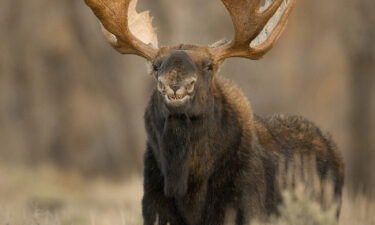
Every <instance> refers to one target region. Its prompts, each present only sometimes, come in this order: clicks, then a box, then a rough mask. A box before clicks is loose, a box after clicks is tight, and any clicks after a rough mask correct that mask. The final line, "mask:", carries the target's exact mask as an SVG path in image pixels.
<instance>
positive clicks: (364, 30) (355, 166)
mask: <svg viewBox="0 0 375 225" xmlns="http://www.w3.org/2000/svg"><path fill="white" fill-rule="evenodd" d="M345 5H346V7H348V8H349V9H350V11H349V13H350V14H349V16H346V18H347V19H348V20H346V24H345V29H344V32H345V35H344V37H347V39H346V40H345V42H346V43H347V47H348V49H347V51H348V57H349V60H348V62H349V63H350V66H349V67H350V72H351V80H350V90H349V91H350V93H351V95H350V97H351V106H352V108H351V112H350V119H349V121H350V129H351V134H352V135H351V138H352V141H351V154H350V164H351V165H350V168H351V170H350V171H349V174H350V176H351V177H350V178H351V179H352V182H351V184H352V187H353V188H354V189H355V190H358V189H362V188H364V189H365V191H366V190H367V191H368V190H372V187H373V185H374V184H375V175H374V173H373V168H374V164H375V153H374V147H375V146H373V143H374V140H373V139H374V133H373V132H374V130H373V128H372V121H373V119H374V118H373V116H374V112H373V111H372V104H374V103H373V101H374V100H373V99H372V96H373V91H374V88H375V42H374V40H375V28H374V22H375V14H374V12H373V10H374V9H375V2H374V1H373V0H359V1H348V2H346V4H345Z"/></svg>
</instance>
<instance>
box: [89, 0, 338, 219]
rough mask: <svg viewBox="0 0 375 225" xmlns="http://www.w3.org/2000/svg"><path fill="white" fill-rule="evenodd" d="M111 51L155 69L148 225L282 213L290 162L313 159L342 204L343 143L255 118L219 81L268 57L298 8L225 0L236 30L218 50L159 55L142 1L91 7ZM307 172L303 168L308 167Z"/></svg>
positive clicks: (95, 0)
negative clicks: (244, 61)
mask: <svg viewBox="0 0 375 225" xmlns="http://www.w3.org/2000/svg"><path fill="white" fill-rule="evenodd" d="M85 1H86V3H87V5H88V6H89V7H90V8H91V9H92V10H93V12H94V13H95V15H96V16H97V17H98V18H99V20H100V22H101V24H102V27H103V32H104V34H105V36H106V37H107V39H108V41H109V42H110V44H111V45H112V46H113V47H114V48H115V49H116V50H118V51H119V52H120V53H123V54H136V55H138V56H141V57H144V58H146V59H147V60H148V61H149V62H150V63H151V64H152V69H151V74H152V75H153V77H154V78H155V80H156V82H155V90H154V92H153V94H152V96H151V99H150V102H149V104H148V106H147V109H146V112H145V125H146V131H147V136H148V140H147V147H146V152H145V156H144V163H145V165H144V167H145V169H144V197H143V218H144V224H145V225H153V224H155V223H157V224H159V225H166V224H168V223H169V224H171V225H221V224H223V223H224V221H226V219H227V217H228V213H227V212H228V211H230V212H233V213H232V214H233V215H234V220H235V223H236V224H238V225H242V224H250V223H251V221H252V220H253V219H258V220H259V219H260V220H262V219H267V217H268V216H269V215H271V214H277V207H278V205H279V204H280V202H281V201H282V199H281V193H280V192H281V190H280V187H279V185H278V183H280V180H282V179H284V178H283V177H282V176H281V174H283V173H282V171H280V168H287V167H288V166H286V167H285V166H283V165H281V164H288V163H289V162H292V161H293V160H294V159H295V158H296V157H295V156H296V155H300V156H302V157H314V158H315V159H316V161H315V162H316V167H315V168H316V169H315V170H316V172H317V174H318V179H320V180H325V179H332V182H333V188H334V194H335V201H336V202H337V204H340V201H341V194H342V188H343V183H344V165H343V160H342V158H341V156H340V154H339V153H338V151H337V149H336V147H335V145H334V143H333V142H332V141H331V139H330V138H328V136H327V135H325V134H323V133H322V132H321V131H320V130H319V128H317V127H316V126H315V125H314V124H312V123H311V122H309V121H307V120H305V119H303V118H301V117H298V116H273V117H270V118H261V117H258V116H256V115H254V113H253V111H252V108H251V106H250V103H249V102H248V100H247V99H246V97H245V96H244V95H243V93H242V92H241V90H240V89H239V88H238V87H237V86H236V85H234V84H233V83H231V82H230V81H228V80H226V79H224V78H222V77H220V76H219V75H218V74H217V71H218V69H219V67H220V65H221V63H222V62H223V61H224V60H225V59H226V58H230V57H244V58H248V59H253V60H256V59H260V58H261V57H262V56H263V55H264V54H266V53H267V52H268V51H269V50H270V49H271V48H272V46H273V44H274V43H275V42H276V41H277V39H278V38H279V37H280V35H281V33H282V31H283V30H284V28H285V26H286V23H287V20H288V16H289V14H290V13H291V11H292V9H293V7H294V5H295V2H296V0H288V1H286V0H274V1H269V0H266V1H265V3H266V4H265V5H262V4H263V1H262V0H222V3H224V5H225V7H226V8H227V10H228V11H229V13H230V15H231V18H232V21H233V25H234V30H235V36H234V39H233V40H232V41H229V42H228V41H220V42H217V43H215V44H214V45H212V46H197V45H179V46H166V47H160V48H159V47H158V44H157V37H156V35H155V32H154V31H155V29H154V28H153V27H152V26H151V22H152V19H151V17H150V16H149V14H148V13H146V12H143V13H140V14H139V13H137V12H136V11H135V8H136V7H135V6H136V1H135V0H134V1H131V0H85ZM299 165H300V167H301V168H300V169H301V170H304V165H303V164H299Z"/></svg>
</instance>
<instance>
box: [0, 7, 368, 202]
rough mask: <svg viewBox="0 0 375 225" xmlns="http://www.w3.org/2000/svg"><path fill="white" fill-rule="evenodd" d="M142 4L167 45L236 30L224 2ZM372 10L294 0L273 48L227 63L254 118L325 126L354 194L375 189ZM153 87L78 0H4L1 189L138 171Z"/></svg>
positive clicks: (209, 39)
mask: <svg viewBox="0 0 375 225" xmlns="http://www.w3.org/2000/svg"><path fill="white" fill-rule="evenodd" d="M138 8H139V11H142V10H146V9H149V10H151V14H152V15H153V16H154V25H156V27H157V28H158V34H159V42H160V44H161V45H170V44H179V43H196V44H211V43H213V42H215V41H217V40H219V39H221V38H227V39H230V38H231V37H232V35H233V28H232V24H231V21H230V17H229V14H228V13H227V12H226V10H225V8H224V6H223V5H222V4H221V2H220V1H219V0H215V1H213V0H211V1H202V0H173V1H172V0H139V7H138ZM374 10H375V1H373V0H356V1H351V0H331V1H325V0H314V1H307V0H299V1H298V3H297V7H296V8H295V10H294V12H293V13H292V15H291V18H290V20H289V24H288V27H287V29H286V30H285V32H284V34H283V36H282V38H281V39H280V40H279V41H278V43H277V44H276V45H275V47H274V48H273V50H272V51H271V52H270V53H268V54H267V55H266V56H265V57H264V58H263V59H262V60H260V61H250V60H246V59H230V60H227V61H226V62H225V63H224V65H223V68H222V71H221V74H222V75H223V76H226V77H228V78H230V79H232V80H233V81H235V82H236V83H237V84H239V86H240V87H241V88H242V89H243V91H244V92H245V94H246V96H247V97H248V98H249V99H250V101H251V103H252V105H253V108H254V111H255V112H256V113H257V114H259V115H263V116H267V115H272V114H276V113H284V114H298V115H302V116H305V117H307V118H309V119H310V120H312V121H314V122H315V123H316V124H317V125H318V126H319V127H321V128H322V129H323V130H325V131H328V132H330V133H331V134H332V136H333V138H334V140H336V142H337V144H338V146H339V148H340V150H341V151H342V154H343V156H344V158H345V161H346V165H347V179H346V181H347V182H346V185H347V190H348V191H350V192H353V193H359V192H361V193H365V194H366V195H365V196H368V193H370V192H371V191H372V190H373V189H374V188H375V173H374V172H373V171H375V26H374V24H375V14H374ZM153 85H154V80H153V78H152V77H151V76H149V75H147V69H146V63H145V60H144V59H142V58H138V57H136V56H128V55H126V56H123V55H120V54H118V53H117V52H116V51H114V50H113V49H112V48H111V47H110V46H109V45H108V44H107V43H106V42H105V40H104V38H103V36H102V34H101V32H100V27H99V25H98V23H97V20H96V18H95V17H94V16H93V14H92V13H91V11H90V10H89V8H87V7H86V6H85V4H84V1H83V0H64V1H61V0H33V1H28V0H1V1H0V164H1V166H0V167H1V171H2V172H1V173H2V175H3V176H2V178H1V179H2V182H5V183H6V184H8V185H10V186H9V187H8V186H7V188H8V189H7V188H4V190H5V191H4V193H6V194H1V190H0V195H2V196H5V195H7V196H9V195H8V192H9V189H13V190H18V189H17V188H20V186H23V188H25V186H26V187H27V186H28V185H29V183H27V182H26V181H25V180H30V183H33V185H34V184H35V183H39V182H43V181H42V177H44V176H40V177H39V174H44V173H48V171H54V172H53V174H54V175H53V177H60V174H64V176H63V177H64V178H63V179H62V180H67V179H68V180H69V181H72V180H74V182H73V181H72V182H73V183H80V184H81V185H82V186H83V187H82V186H80V187H82V189H84V190H87V189H85V188H87V186H90V182H96V181H97V180H100V181H101V182H104V183H112V182H127V181H129V180H132V179H136V178H137V177H141V175H142V155H143V152H144V146H145V131H144V125H143V112H144V109H145V107H146V104H147V101H148V97H149V96H150V94H151V93H152V90H153ZM9 171H10V172H9ZM19 171H27V172H25V173H24V172H19ZM46 171H47V172H46ZM17 174H18V175H17ZM20 174H22V175H20ZM25 174H27V175H25ZM67 174H69V175H67ZM17 176H18V177H19V179H15V177H17ZM30 177H31V178H30ZM47 177H49V175H47ZM67 177H69V178H67ZM71 177H74V179H71ZM134 177H136V178H134ZM81 179H84V180H85V181H84V182H81V181H79V182H78V181H77V180H81ZM58 180H60V178H58ZM92 180H94V181H92ZM103 180H104V181H103ZM76 181H77V182H76ZM72 182H70V183H69V182H68V183H69V184H71V183H72ZM133 183H134V182H133ZM59 185H60V186H61V185H62V186H64V185H67V183H66V182H63V183H62V184H59ZM137 185H138V186H137ZM137 185H135V187H136V188H134V189H137V191H138V192H141V181H140V182H139V184H138V183H137ZM68 186H69V185H68ZM73 186H74V185H73ZM36 189H37V190H36V191H35V193H39V194H40V193H41V192H43V190H44V189H43V188H40V187H38V188H36ZM139 189H140V191H139ZM19 190H24V189H19ZM107 190H109V189H107ZM7 191H8V192H7ZM124 191H125V192H127V193H129V189H128V191H126V186H124ZM9 193H10V192H9ZM33 193H34V192H33ZM56 193H58V192H56ZM95 193H96V192H95ZM100 193H101V192H100ZM40 195H42V194H40ZM56 195H57V196H59V194H56ZM119 196H121V195H119ZM0 200H1V199H0Z"/></svg>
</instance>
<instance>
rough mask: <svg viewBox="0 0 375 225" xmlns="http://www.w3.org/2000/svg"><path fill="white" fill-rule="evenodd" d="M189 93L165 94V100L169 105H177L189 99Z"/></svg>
mask: <svg viewBox="0 0 375 225" xmlns="http://www.w3.org/2000/svg"><path fill="white" fill-rule="evenodd" d="M189 98H190V96H189V95H165V101H166V103H167V104H169V105H173V106H179V105H182V104H184V103H186V102H187V101H188V100H189Z"/></svg>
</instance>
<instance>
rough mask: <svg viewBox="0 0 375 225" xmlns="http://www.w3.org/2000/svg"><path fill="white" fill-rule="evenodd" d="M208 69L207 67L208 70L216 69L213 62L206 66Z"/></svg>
mask: <svg viewBox="0 0 375 225" xmlns="http://www.w3.org/2000/svg"><path fill="white" fill-rule="evenodd" d="M206 69H207V70H208V71H213V70H214V65H212V64H208V65H207V67H206Z"/></svg>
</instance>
